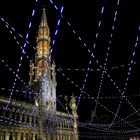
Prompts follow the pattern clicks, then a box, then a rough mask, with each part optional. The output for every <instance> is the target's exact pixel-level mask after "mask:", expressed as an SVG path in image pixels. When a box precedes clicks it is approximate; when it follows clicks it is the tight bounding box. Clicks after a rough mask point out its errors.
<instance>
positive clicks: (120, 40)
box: [0, 0, 140, 125]
mask: <svg viewBox="0 0 140 140" xmlns="http://www.w3.org/2000/svg"><path fill="white" fill-rule="evenodd" d="M138 2H139V1H138V0H135V1H133V2H132V1H128V0H123V1H121V0H120V5H119V6H117V0H111V1H110V0H102V1H99V0H94V1H91V0H87V1H80V0H67V1H66V0H59V2H58V1H56V0H54V3H55V4H56V5H57V6H58V7H61V5H62V4H63V5H64V13H63V16H64V19H61V25H60V27H59V32H58V36H57V38H56V44H55V46H54V51H53V54H52V55H53V58H54V60H55V63H56V67H57V70H58V71H57V83H58V85H57V96H58V99H59V100H60V101H62V103H63V102H64V99H63V97H64V96H65V95H68V97H70V96H71V94H72V93H74V94H75V95H76V96H79V95H80V93H81V91H80V89H79V88H82V87H83V84H84V79H85V76H86V73H87V71H85V69H87V68H88V63H89V60H90V59H91V56H90V53H88V49H90V50H91V51H92V50H93V49H92V47H93V44H94V43H96V48H95V49H94V52H93V54H94V56H95V58H96V60H98V61H99V63H100V65H101V66H103V65H104V62H105V58H106V53H107V48H108V46H109V45H108V44H109V39H110V34H111V32H112V30H111V28H112V24H113V18H114V12H115V11H116V10H117V11H118V12H117V16H116V17H117V19H116V21H115V24H114V27H115V30H114V31H113V37H112V40H111V41H112V43H111V45H110V50H109V56H108V60H107V64H106V69H107V74H104V78H103V83H102V88H101V92H100V97H99V103H101V104H102V105H103V106H105V107H107V108H108V109H109V110H111V111H112V112H114V114H115V113H116V110H117V107H118V104H119V102H120V93H119V92H118V90H117V89H116V88H115V86H114V85H113V83H112V82H111V80H110V78H108V76H107V75H108V74H109V75H110V76H111V78H112V79H113V81H114V82H115V83H116V84H117V85H118V87H119V89H120V90H123V88H124V84H125V82H126V78H127V73H128V69H129V68H130V66H128V63H130V62H131V60H132V58H133V61H134V62H135V64H132V67H131V68H132V70H131V74H130V76H129V77H130V78H129V80H128V85H127V88H126V90H125V93H124V95H126V96H128V100H129V102H130V103H131V104H132V106H133V107H134V108H135V109H136V110H137V109H139V105H140V102H139V99H140V97H139V95H140V88H139V87H140V66H139V64H140V63H139V62H140V49H139V46H140V45H139V44H140V42H138V46H137V48H135V42H136V37H137V36H139V35H140V31H138V27H139V24H140V8H139V4H138ZM103 6H104V13H103V14H101V9H102V7H103ZM42 7H45V8H46V15H47V19H48V25H49V27H50V32H51V40H53V37H54V32H55V28H56V24H57V20H58V17H59V12H58V11H56V10H55V9H54V6H53V5H52V4H51V3H50V2H49V0H46V1H45V0H41V1H39V3H38V4H35V0H30V1H27V0H26V1H25V0H24V1H19V0H12V1H2V2H1V3H0V16H1V17H3V18H4V19H5V20H6V21H7V22H8V23H9V24H10V25H11V26H13V27H14V28H15V29H16V31H15V32H13V35H12V34H10V32H9V29H7V28H6V27H5V24H4V22H2V21H0V37H1V39H0V40H1V43H0V45H1V47H0V49H1V50H0V60H4V61H5V62H7V64H8V65H9V66H10V67H11V68H12V69H13V70H14V71H16V69H17V66H18V63H19V58H20V56H21V49H20V47H19V45H17V44H16V41H15V40H14V35H15V36H17V40H18V41H19V42H20V44H21V45H22V46H23V44H24V42H25V35H26V32H28V23H29V20H30V19H31V13H32V9H33V8H35V9H36V13H35V17H34V18H32V25H33V26H32V28H31V30H30V31H29V43H30V45H28V46H27V49H26V53H27V55H28V56H29V57H30V59H33V58H34V55H35V51H34V49H33V48H32V47H33V46H36V35H37V30H38V26H39V23H40V19H41V14H42ZM100 20H101V21H102V23H101V26H100V28H98V22H99V21H100ZM67 22H69V23H70V24H71V25H70V26H69V25H68V23H67ZM73 29H74V31H75V32H76V35H75V34H74V33H73ZM19 33H20V34H22V35H23V39H22V38H20V37H19V36H18V34H19ZM96 33H98V38H97V39H96ZM79 36H80V38H81V41H80V39H78V38H79ZM84 43H85V44H86V47H85V46H84ZM134 50H135V51H136V53H135V56H134V57H132V53H133V52H134ZM92 60H93V61H92V63H91V65H90V69H91V70H90V71H89V72H88V74H89V75H88V78H87V82H86V86H85V88H84V91H85V92H86V93H84V95H83V96H84V97H85V98H82V99H81V102H80V105H79V109H78V113H79V119H80V121H82V122H89V121H90V120H91V112H92V111H93V110H94V108H95V100H96V98H97V95H98V91H99V86H100V81H101V77H102V76H101V75H102V69H100V67H99V65H98V64H97V63H96V61H95V59H92ZM116 67H117V68H116ZM61 69H62V71H61ZM83 69H84V70H83ZM28 72H29V61H28V60H27V59H26V58H25V57H24V59H23V62H22V67H21V69H20V73H19V76H20V77H21V79H23V80H24V81H25V82H26V83H28V80H29V76H28ZM14 78H15V76H13V74H12V73H11V72H10V71H9V70H8V69H7V68H6V66H5V64H3V63H1V62H0V88H6V89H10V88H11V87H12V84H13V80H14ZM67 78H69V79H70V80H67ZM72 81H73V82H74V84H73V83H71V82H72ZM21 85H22V84H21V82H20V81H18V82H17V84H16V88H21ZM75 85H78V88H77V87H76V86H75ZM16 88H15V89H16ZM0 92H1V94H2V95H4V94H5V92H3V91H2V90H0ZM8 94H9V92H7V93H6V95H8ZM18 94H20V93H18ZM60 95H63V96H62V97H61V96H60ZM87 95H89V97H88V96H87ZM13 96H14V95H13ZM22 96H25V95H22ZM22 96H20V97H22ZM26 96H27V95H26ZM91 97H94V99H95V100H93V99H91ZM132 106H130V104H129V103H128V102H127V101H126V100H125V99H123V103H122V105H121V109H120V111H119V113H118V115H119V116H120V117H121V118H125V117H126V116H128V115H129V114H131V113H133V112H135V111H136V110H135V111H134V108H132ZM95 112H96V116H95V118H94V119H93V122H94V123H96V122H98V123H111V122H112V120H113V118H114V116H113V115H112V114H111V113H109V112H108V111H106V110H105V109H104V108H103V107H102V106H100V105H98V106H97V109H96V111H95ZM82 114H87V115H82ZM134 119H138V115H135V116H133V117H131V118H129V119H128V120H127V121H128V122H129V121H130V122H131V121H132V120H134ZM118 120H119V119H118V118H117V119H116V121H118ZM134 125H139V122H137V123H136V124H134Z"/></svg>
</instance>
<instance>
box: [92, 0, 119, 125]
mask: <svg viewBox="0 0 140 140" xmlns="http://www.w3.org/2000/svg"><path fill="white" fill-rule="evenodd" d="M118 1H119V0H117V10H115V12H114V18H113V23H112V30H111V33H110V38H109V42H108V48H107V52H106V57H105V60H104V64H103V70H102V74H101V80H100V83H99V88H98V93H97V99H96V102H95V108H94V110H95V111H96V109H97V105H98V101H99V97H100V93H101V90H102V85H103V80H104V75H105V73H106V65H107V61H108V57H109V50H110V47H111V44H112V38H113V33H114V30H115V23H116V19H117V15H118V14H117V13H118V7H119V2H118ZM92 121H93V117H92V119H91V122H92Z"/></svg>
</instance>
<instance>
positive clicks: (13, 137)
mask: <svg viewBox="0 0 140 140" xmlns="http://www.w3.org/2000/svg"><path fill="white" fill-rule="evenodd" d="M12 139H13V140H15V133H14V131H12Z"/></svg>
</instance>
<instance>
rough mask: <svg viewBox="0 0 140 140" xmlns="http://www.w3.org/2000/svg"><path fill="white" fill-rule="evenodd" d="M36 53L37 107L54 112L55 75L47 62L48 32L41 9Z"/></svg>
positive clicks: (53, 67) (53, 66) (52, 66)
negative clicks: (38, 91) (38, 92)
mask: <svg viewBox="0 0 140 140" xmlns="http://www.w3.org/2000/svg"><path fill="white" fill-rule="evenodd" d="M36 42H37V51H36V55H35V76H34V77H35V79H34V81H37V82H38V83H39V86H40V87H39V89H40V97H39V99H38V102H39V103H38V104H39V107H40V108H42V109H43V110H44V111H46V110H48V111H53V112H55V111H56V79H55V76H56V73H55V64H54V63H53V64H52V63H51V62H50V61H49V55H50V48H51V47H50V30H49V26H48V22H47V17H46V10H45V8H43V10H42V17H41V22H40V24H39V29H38V35H37V40H36Z"/></svg>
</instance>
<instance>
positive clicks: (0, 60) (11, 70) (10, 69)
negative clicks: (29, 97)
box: [0, 59, 32, 91]
mask: <svg viewBox="0 0 140 140" xmlns="http://www.w3.org/2000/svg"><path fill="white" fill-rule="evenodd" d="M0 62H2V63H3V64H4V65H5V66H6V68H7V69H8V70H9V71H10V72H12V74H13V75H15V76H17V78H18V79H19V80H20V81H21V82H22V83H23V84H24V85H25V86H26V88H28V89H29V90H31V91H32V89H31V88H30V87H29V86H28V85H27V84H26V83H25V82H24V81H23V80H22V79H21V78H20V77H19V76H18V75H16V73H15V71H13V69H12V68H11V67H10V66H9V65H8V64H7V63H6V62H5V61H4V60H3V59H0ZM11 91H12V89H11Z"/></svg>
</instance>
